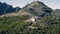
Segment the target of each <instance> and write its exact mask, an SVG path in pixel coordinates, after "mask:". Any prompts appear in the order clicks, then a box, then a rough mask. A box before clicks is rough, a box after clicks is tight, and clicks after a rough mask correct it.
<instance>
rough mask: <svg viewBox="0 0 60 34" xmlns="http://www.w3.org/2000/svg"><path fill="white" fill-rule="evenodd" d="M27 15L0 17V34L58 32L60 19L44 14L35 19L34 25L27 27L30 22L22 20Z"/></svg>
mask: <svg viewBox="0 0 60 34" xmlns="http://www.w3.org/2000/svg"><path fill="white" fill-rule="evenodd" d="M26 19H29V16H13V17H3V18H0V34H59V33H60V19H56V18H52V17H51V16H45V17H43V18H42V19H40V20H39V21H37V23H36V25H34V27H38V28H30V29H29V28H27V27H28V25H29V24H30V23H31V22H24V20H26Z"/></svg>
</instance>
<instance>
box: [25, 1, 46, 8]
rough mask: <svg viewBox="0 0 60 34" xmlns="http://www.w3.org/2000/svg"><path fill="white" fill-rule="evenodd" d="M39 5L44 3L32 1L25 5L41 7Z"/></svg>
mask: <svg viewBox="0 0 60 34" xmlns="http://www.w3.org/2000/svg"><path fill="white" fill-rule="evenodd" d="M41 6H46V5H45V4H44V3H43V2H41V1H34V2H32V3H30V4H27V5H26V7H41Z"/></svg>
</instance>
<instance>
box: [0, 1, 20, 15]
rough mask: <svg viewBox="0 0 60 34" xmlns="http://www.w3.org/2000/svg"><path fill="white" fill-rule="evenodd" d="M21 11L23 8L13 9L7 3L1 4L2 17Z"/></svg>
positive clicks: (0, 13)
mask: <svg viewBox="0 0 60 34" xmlns="http://www.w3.org/2000/svg"><path fill="white" fill-rule="evenodd" d="M20 9H21V8H19V7H16V8H13V7H12V6H11V5H8V4H7V3H2V2H0V15H2V14H6V13H11V12H16V11H18V10H20Z"/></svg>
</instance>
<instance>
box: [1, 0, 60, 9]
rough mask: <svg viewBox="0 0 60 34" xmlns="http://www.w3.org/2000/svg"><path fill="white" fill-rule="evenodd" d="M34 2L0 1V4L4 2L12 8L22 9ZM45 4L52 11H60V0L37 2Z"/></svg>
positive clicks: (25, 0) (24, 0)
mask: <svg viewBox="0 0 60 34" xmlns="http://www.w3.org/2000/svg"><path fill="white" fill-rule="evenodd" d="M33 1H35V0H0V2H6V3H7V4H10V5H13V6H14V7H16V6H19V7H24V6H25V5H26V4H28V3H31V2H33ZM39 1H41V2H43V3H45V4H46V5H47V6H49V7H51V8H52V9H60V0H39Z"/></svg>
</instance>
